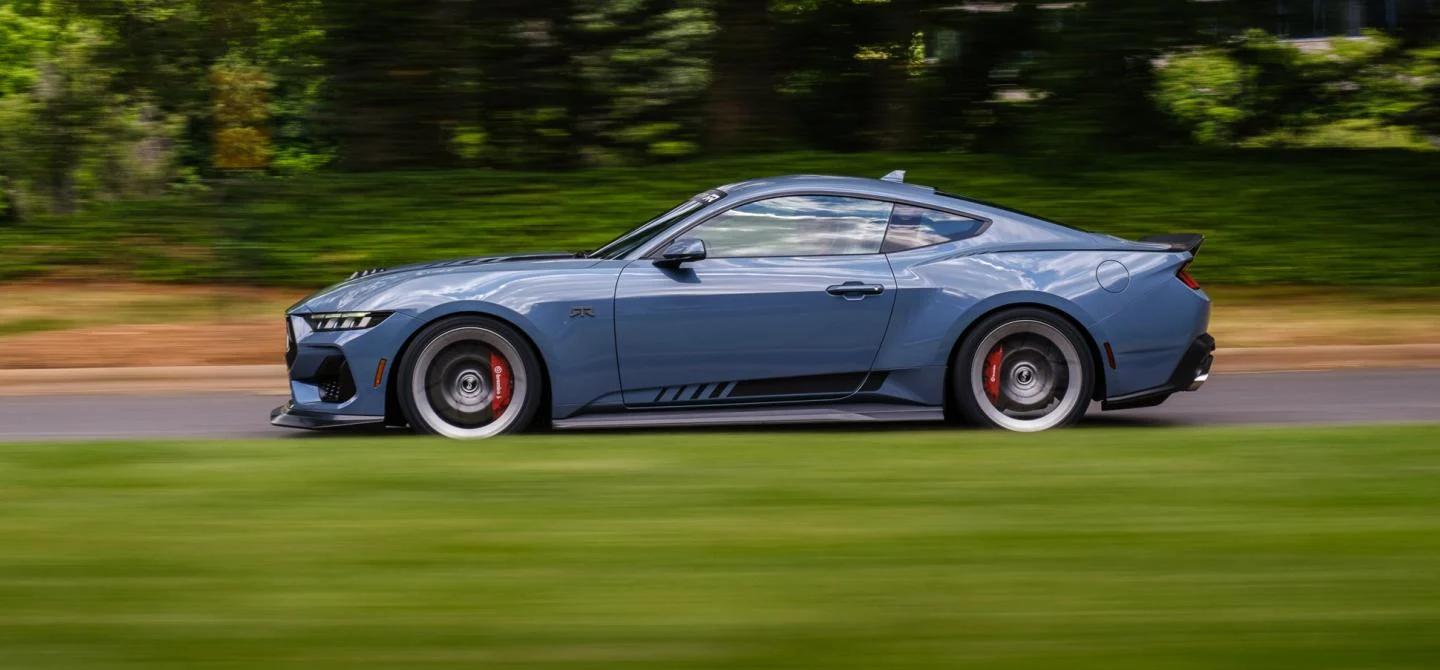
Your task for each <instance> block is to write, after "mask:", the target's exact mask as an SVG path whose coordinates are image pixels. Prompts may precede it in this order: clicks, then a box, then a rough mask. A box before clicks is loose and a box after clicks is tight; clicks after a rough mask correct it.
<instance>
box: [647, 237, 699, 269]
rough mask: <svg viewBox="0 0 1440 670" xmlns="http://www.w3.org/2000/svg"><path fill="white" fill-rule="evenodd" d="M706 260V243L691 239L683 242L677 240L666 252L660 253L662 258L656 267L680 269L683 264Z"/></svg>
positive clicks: (657, 261)
mask: <svg viewBox="0 0 1440 670" xmlns="http://www.w3.org/2000/svg"><path fill="white" fill-rule="evenodd" d="M703 260H705V241H704V240H701V239H698V238H694V237H690V238H686V239H682V240H675V241H674V242H671V243H670V245H669V246H667V247H665V251H663V252H661V253H660V258H659V259H658V260H656V261H655V265H658V266H660V267H662V268H670V269H674V268H678V267H680V265H681V264H682V263H689V262H692V261H703Z"/></svg>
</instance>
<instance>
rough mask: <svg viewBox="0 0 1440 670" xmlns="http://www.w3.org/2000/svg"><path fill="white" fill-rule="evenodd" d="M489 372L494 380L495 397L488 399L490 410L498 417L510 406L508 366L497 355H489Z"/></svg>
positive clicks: (501, 357)
mask: <svg viewBox="0 0 1440 670" xmlns="http://www.w3.org/2000/svg"><path fill="white" fill-rule="evenodd" d="M490 372H491V374H492V376H494V378H495V395H494V396H493V397H492V398H491V399H490V409H491V411H493V412H495V416H500V414H501V413H502V412H504V411H505V408H506V407H509V406H510V364H509V363H507V362H506V361H505V358H504V357H503V356H501V355H500V354H497V353H493V352H492V353H491V354H490Z"/></svg>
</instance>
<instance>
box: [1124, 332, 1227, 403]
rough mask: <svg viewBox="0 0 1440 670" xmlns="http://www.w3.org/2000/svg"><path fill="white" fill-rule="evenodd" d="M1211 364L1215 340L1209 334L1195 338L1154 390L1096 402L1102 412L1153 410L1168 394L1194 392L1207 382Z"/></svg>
mask: <svg viewBox="0 0 1440 670" xmlns="http://www.w3.org/2000/svg"><path fill="white" fill-rule="evenodd" d="M1214 363H1215V338H1213V337H1211V336H1210V334H1209V333H1206V334H1204V335H1201V336H1200V337H1197V338H1195V341H1194V342H1192V343H1191V344H1190V348H1188V349H1186V350H1185V355H1184V356H1181V357H1180V363H1179V364H1178V365H1176V366H1175V371H1174V372H1172V373H1171V374H1170V379H1169V380H1168V381H1166V382H1165V383H1164V384H1162V385H1160V386H1157V387H1155V388H1150V389H1145V390H1143V391H1137V392H1135V393H1127V394H1125V395H1123V396H1119V397H1115V398H1107V399H1106V400H1105V401H1104V402H1102V403H1100V408H1101V409H1103V410H1105V411H1107V412H1108V411H1112V410H1120V409H1139V408H1141V407H1154V406H1156V405H1159V404H1160V403H1163V402H1165V401H1166V400H1168V399H1169V398H1170V396H1171V395H1174V394H1175V393H1179V392H1181V391H1198V390H1200V387H1202V386H1204V385H1205V382H1207V381H1209V380H1210V366H1211V365H1213V364H1214Z"/></svg>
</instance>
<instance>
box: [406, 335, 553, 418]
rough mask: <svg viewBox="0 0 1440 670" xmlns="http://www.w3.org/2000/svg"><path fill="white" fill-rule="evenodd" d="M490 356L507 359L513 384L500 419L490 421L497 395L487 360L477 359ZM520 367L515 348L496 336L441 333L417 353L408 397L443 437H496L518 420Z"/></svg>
mask: <svg viewBox="0 0 1440 670" xmlns="http://www.w3.org/2000/svg"><path fill="white" fill-rule="evenodd" d="M489 351H493V352H494V353H496V354H498V355H499V356H500V357H502V358H504V359H505V361H506V363H507V364H508V367H509V368H510V378H511V380H512V383H511V386H512V387H513V390H512V391H511V393H510V404H509V405H508V406H506V407H505V408H504V409H503V410H502V411H501V412H500V415H499V416H490V407H491V404H490V403H491V400H492V399H493V398H494V394H495V391H496V389H494V388H493V386H494V385H493V384H492V383H491V379H492V376H491V375H492V370H491V368H490V363H489V359H488V357H486V356H483V355H481V353H484V352H489ZM520 361H521V358H520V352H519V351H517V350H516V349H515V346H514V345H512V344H510V342H509V341H507V340H506V339H505V338H504V337H501V336H500V334H499V333H496V332H495V331H492V330H489V329H486V328H478V327H473V326H470V327H463V328H455V329H453V330H448V331H445V332H444V333H441V334H440V336H439V337H436V338H435V339H433V340H431V341H430V343H429V344H426V345H425V348H424V349H423V350H421V352H420V356H419V358H417V359H416V360H415V366H414V369H413V371H412V372H411V377H410V392H411V394H412V399H413V400H414V401H415V409H416V411H417V412H418V413H419V414H420V419H421V420H422V421H424V422H425V425H427V426H429V427H430V428H431V429H432V430H434V431H435V432H436V433H439V434H441V435H444V436H445V437H451V438H456V439H478V438H485V437H493V436H495V435H499V434H500V433H502V432H504V431H505V430H506V429H507V428H509V427H510V426H511V424H514V423H515V421H516V419H518V418H519V416H520V414H521V409H522V407H521V405H522V404H524V402H525V390H526V384H527V380H526V378H525V367H524V366H523V365H522V364H521V363H520ZM437 405H438V407H437ZM442 414H443V415H444V416H442ZM472 418H473V420H469V419H472ZM471 424H474V425H471Z"/></svg>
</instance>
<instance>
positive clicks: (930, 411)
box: [553, 403, 945, 430]
mask: <svg viewBox="0 0 1440 670" xmlns="http://www.w3.org/2000/svg"><path fill="white" fill-rule="evenodd" d="M944 418H945V410H944V409H942V408H940V407H916V406H913V405H887V404H882V403H866V404H860V403H849V404H836V405H809V406H806V407H785V408H780V407H763V408H752V409H712V410H687V409H656V410H640V411H628V412H616V413H613V414H591V415H586V416H578V417H574V418H570V419H559V420H556V421H554V422H553V425H554V426H555V428H557V429H560V430H570V429H589V428H659V427H679V426H709V425H765V424H794V423H828V422H832V421H839V422H845V423H854V422H888V421H940V420H943V419H944Z"/></svg>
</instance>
